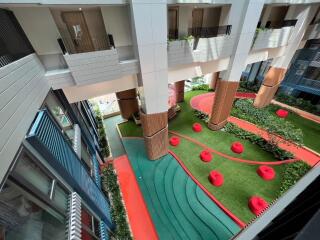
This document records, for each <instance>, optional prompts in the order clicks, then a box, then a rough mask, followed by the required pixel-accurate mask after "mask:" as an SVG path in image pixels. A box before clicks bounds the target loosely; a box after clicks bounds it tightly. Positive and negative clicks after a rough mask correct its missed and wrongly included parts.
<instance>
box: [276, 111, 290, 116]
mask: <svg viewBox="0 0 320 240" xmlns="http://www.w3.org/2000/svg"><path fill="white" fill-rule="evenodd" d="M276 114H277V116H278V117H279V118H286V117H288V114H289V112H288V111H287V110H284V109H279V110H278V111H276Z"/></svg>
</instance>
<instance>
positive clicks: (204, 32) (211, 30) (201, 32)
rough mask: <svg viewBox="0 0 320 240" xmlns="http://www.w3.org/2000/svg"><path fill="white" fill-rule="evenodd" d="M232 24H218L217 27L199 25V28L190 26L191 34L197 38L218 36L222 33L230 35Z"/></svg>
mask: <svg viewBox="0 0 320 240" xmlns="http://www.w3.org/2000/svg"><path fill="white" fill-rule="evenodd" d="M231 28H232V26H231V25H226V26H216V27H198V28H189V30H188V32H189V35H192V36H194V37H195V38H211V37H217V36H220V35H230V33H231Z"/></svg>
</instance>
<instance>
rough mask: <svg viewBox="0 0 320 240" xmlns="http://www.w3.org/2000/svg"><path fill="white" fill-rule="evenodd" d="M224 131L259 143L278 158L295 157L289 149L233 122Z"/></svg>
mask: <svg viewBox="0 0 320 240" xmlns="http://www.w3.org/2000/svg"><path fill="white" fill-rule="evenodd" d="M224 131H226V132H228V133H231V134H233V135H235V136H237V137H238V138H241V139H245V140H248V141H250V142H251V143H253V144H256V145H258V146H259V147H261V148H262V149H263V150H264V151H266V152H270V153H272V154H273V156H274V157H275V158H276V159H279V160H286V159H291V158H293V154H292V153H290V152H287V151H285V150H283V149H281V148H279V147H278V146H277V145H276V144H274V143H272V142H268V141H266V140H265V139H263V138H262V137H260V136H258V135H256V134H253V133H250V132H247V131H245V130H243V129H241V128H239V127H238V126H236V125H235V124H233V123H227V124H226V125H225V127H224Z"/></svg>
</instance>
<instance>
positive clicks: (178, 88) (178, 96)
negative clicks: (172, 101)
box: [174, 80, 185, 103]
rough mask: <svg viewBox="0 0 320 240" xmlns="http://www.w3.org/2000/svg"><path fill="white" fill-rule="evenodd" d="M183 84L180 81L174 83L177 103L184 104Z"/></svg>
mask: <svg viewBox="0 0 320 240" xmlns="http://www.w3.org/2000/svg"><path fill="white" fill-rule="evenodd" d="M184 82H185V81H184V80H182V81H179V82H175V83H174V87H175V92H176V99H177V103H180V102H184Z"/></svg>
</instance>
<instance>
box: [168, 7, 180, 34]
mask: <svg viewBox="0 0 320 240" xmlns="http://www.w3.org/2000/svg"><path fill="white" fill-rule="evenodd" d="M168 36H169V39H177V38H178V8H169V10H168Z"/></svg>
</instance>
